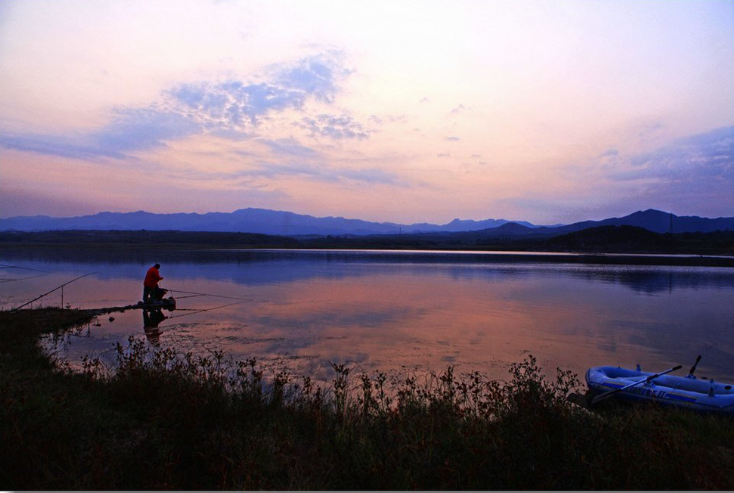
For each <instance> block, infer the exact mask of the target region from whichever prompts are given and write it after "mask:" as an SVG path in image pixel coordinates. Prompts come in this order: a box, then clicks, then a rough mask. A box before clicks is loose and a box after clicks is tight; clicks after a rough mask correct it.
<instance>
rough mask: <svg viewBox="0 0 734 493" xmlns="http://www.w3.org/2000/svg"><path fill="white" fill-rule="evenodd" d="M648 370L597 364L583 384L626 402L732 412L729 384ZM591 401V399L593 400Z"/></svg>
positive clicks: (600, 394)
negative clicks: (646, 402)
mask: <svg viewBox="0 0 734 493" xmlns="http://www.w3.org/2000/svg"><path fill="white" fill-rule="evenodd" d="M678 368H680V367H676V368H674V369H671V370H668V371H667V372H663V373H658V374H655V373H648V372H644V371H641V370H640V369H639V366H638V368H637V370H630V369H627V368H620V367H616V366H597V367H594V368H589V369H588V370H587V371H586V384H587V385H588V386H589V390H591V391H592V392H593V393H596V394H597V397H596V398H595V399H599V398H600V397H601V398H605V397H606V396H609V397H615V398H618V399H624V400H629V401H638V402H640V401H648V402H655V403H658V404H663V405H669V406H675V407H680V408H685V409H690V410H693V411H702V412H716V413H724V414H731V415H734V388H733V387H732V385H731V384H726V383H719V382H714V381H713V380H710V379H706V378H697V377H695V376H693V373H692V372H691V373H689V374H688V376H685V377H678V376H674V375H668V374H667V373H670V372H671V371H674V370H676V369H678ZM593 402H594V401H592V403H593Z"/></svg>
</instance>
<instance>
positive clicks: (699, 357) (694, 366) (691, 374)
mask: <svg viewBox="0 0 734 493" xmlns="http://www.w3.org/2000/svg"><path fill="white" fill-rule="evenodd" d="M699 361H701V355H700V354H699V355H698V358H696V362H695V363H693V366H692V367H691V369H690V370H688V376H689V377H692V376H693V372H694V371H696V367H697V366H698V362H699Z"/></svg>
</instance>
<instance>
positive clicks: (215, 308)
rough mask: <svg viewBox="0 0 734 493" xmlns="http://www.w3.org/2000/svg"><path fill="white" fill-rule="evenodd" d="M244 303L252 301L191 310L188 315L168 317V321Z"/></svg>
mask: <svg viewBox="0 0 734 493" xmlns="http://www.w3.org/2000/svg"><path fill="white" fill-rule="evenodd" d="M246 301H252V300H251V299H249V300H241V301H235V302H234V303H227V304H226V305H220V306H215V307H212V308H204V309H201V310H192V311H191V312H190V313H184V314H183V315H173V316H171V317H168V320H173V319H174V318H181V317H186V316H188V315H194V314H196V313H204V312H210V311H212V310H217V309H219V308H224V307H227V306H233V305H240V304H242V303H244V302H246Z"/></svg>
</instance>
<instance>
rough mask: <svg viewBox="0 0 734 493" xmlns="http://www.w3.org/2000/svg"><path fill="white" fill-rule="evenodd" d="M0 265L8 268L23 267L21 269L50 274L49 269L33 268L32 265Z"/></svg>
mask: <svg viewBox="0 0 734 493" xmlns="http://www.w3.org/2000/svg"><path fill="white" fill-rule="evenodd" d="M0 267H6V268H8V269H23V270H34V271H36V272H45V273H46V274H51V272H50V271H47V270H43V269H33V268H32V267H21V266H19V265H10V264H0Z"/></svg>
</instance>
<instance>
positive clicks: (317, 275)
mask: <svg viewBox="0 0 734 493" xmlns="http://www.w3.org/2000/svg"><path fill="white" fill-rule="evenodd" d="M50 255H51V254H50V253H46V254H39V253H35V254H32V255H31V254H29V253H17V252H16V253H13V252H7V251H6V252H3V254H2V260H1V261H0V264H2V266H0V306H2V307H3V308H5V309H8V308H12V307H15V306H18V305H20V304H21V303H24V302H26V301H28V300H30V299H32V298H34V297H36V296H38V295H40V294H42V293H44V292H46V291H48V290H50V289H53V288H54V287H56V286H58V285H60V284H62V283H64V282H66V281H69V280H71V279H73V278H75V277H78V276H81V275H84V274H88V273H91V272H96V274H93V275H91V276H88V277H85V278H84V279H81V280H79V281H76V282H74V283H73V284H70V285H69V286H67V287H66V288H65V289H64V293H63V295H64V304H68V305H70V306H72V307H82V308H97V307H106V306H118V305H127V304H132V303H135V302H137V300H138V299H140V296H141V294H142V279H143V276H144V274H145V271H146V269H147V268H148V267H149V265H150V264H152V263H154V262H159V263H161V264H162V268H161V274H162V275H163V276H164V277H165V280H164V281H162V282H161V285H162V286H163V287H166V288H168V289H172V290H173V294H174V296H175V297H176V298H177V300H178V308H180V310H176V311H174V312H170V313H169V312H165V311H164V312H163V313H164V314H165V315H167V316H168V318H167V319H165V320H163V321H161V322H160V324H159V325H158V327H157V328H155V329H153V328H149V329H148V330H144V319H143V313H142V311H141V310H130V311H127V312H125V313H115V314H112V317H114V320H113V321H109V320H108V316H105V317H100V319H99V323H100V326H94V325H92V326H90V327H89V330H84V331H82V333H81V334H80V335H78V336H73V337H68V338H66V339H65V340H64V341H63V343H62V344H57V345H56V347H55V348H52V350H53V351H57V352H58V354H59V355H60V356H61V357H64V358H67V359H68V360H69V361H70V363H72V364H78V362H79V361H80V359H81V357H82V356H84V355H87V354H88V355H93V356H94V355H99V356H101V357H102V359H103V360H107V361H108V362H110V363H111V362H112V361H113V351H112V348H114V346H115V343H116V342H121V343H123V344H126V340H127V338H128V336H129V335H134V336H135V337H137V338H141V339H145V340H147V341H148V342H149V343H150V344H154V345H160V346H163V347H167V346H173V347H176V348H177V349H180V350H183V351H188V350H192V351H195V352H206V351H211V350H214V349H219V348H221V349H223V350H224V351H225V352H226V354H228V355H229V356H230V357H232V358H234V359H244V358H246V357H256V358H257V359H258V360H260V361H262V362H264V363H266V364H268V365H272V366H273V367H279V366H282V365H285V366H288V367H290V368H292V369H293V370H295V371H297V372H310V373H311V374H312V375H314V376H317V377H320V378H322V379H327V380H328V379H330V378H331V376H332V373H331V370H330V366H329V362H332V361H333V362H350V363H353V364H354V365H356V366H357V367H358V368H359V369H362V370H365V371H371V370H374V369H381V370H383V371H387V372H397V373H401V372H406V371H418V372H423V371H434V372H437V371H441V370H442V369H444V368H445V367H446V366H448V365H455V367H456V370H457V371H459V372H461V371H474V370H478V371H481V372H484V373H486V374H487V375H489V376H490V377H493V378H505V377H506V376H507V368H508V366H509V364H510V363H513V362H517V361H521V360H522V359H523V358H524V357H525V356H526V355H527V354H528V353H530V354H533V355H534V356H536V357H537V358H538V360H539V362H540V363H541V364H542V366H543V367H544V368H546V369H549V370H551V371H552V370H553V369H554V368H555V367H556V366H560V367H563V368H568V369H571V370H574V371H576V372H577V373H579V375H582V374H583V372H584V371H585V370H586V368H588V367H589V366H595V365H601V364H613V365H622V366H634V365H635V364H637V363H640V364H641V365H642V367H643V369H648V370H663V369H667V368H668V367H671V366H673V365H675V364H679V363H680V364H683V365H684V366H685V368H688V367H690V365H691V364H693V361H694V359H695V357H696V355H698V354H702V355H703V360H702V362H701V364H700V365H699V370H698V374H700V375H707V376H712V377H715V378H718V379H724V380H733V379H734V270H732V269H727V268H700V267H699V268H687V267H657V266H656V267H649V266H600V265H577V264H563V263H542V262H526V261H518V260H517V259H513V256H511V255H508V256H507V257H506V260H504V261H498V260H497V257H496V256H495V257H492V258H491V259H489V258H488V257H487V258H486V259H485V258H484V257H482V256H481V255H461V254H442V253H437V252H435V253H417V252H414V253H401V254H395V253H390V252H373V253H369V252H293V251H290V252H288V251H284V252H278V251H270V252H262V251H260V252H257V251H239V252H232V251H209V252H190V253H186V252H160V251H156V252H155V254H154V255H151V256H150V257H149V258H147V259H146V258H142V257H143V255H141V254H140V253H127V254H124V255H121V254H111V253H104V252H93V253H84V252H77V253H72V254H70V253H66V254H63V255H62V254H60V253H56V254H53V257H50ZM11 266H12V267H11ZM191 293H204V294H208V295H212V294H214V295H219V296H220V297H216V296H196V295H193V294H191ZM235 298H236V299H235ZM39 303H42V304H44V305H57V306H58V305H60V304H61V292H60V291H57V292H55V293H53V294H51V295H49V296H47V297H46V298H44V299H42V300H41V301H40V302H39ZM196 310H208V311H196ZM49 346H50V344H49Z"/></svg>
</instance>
